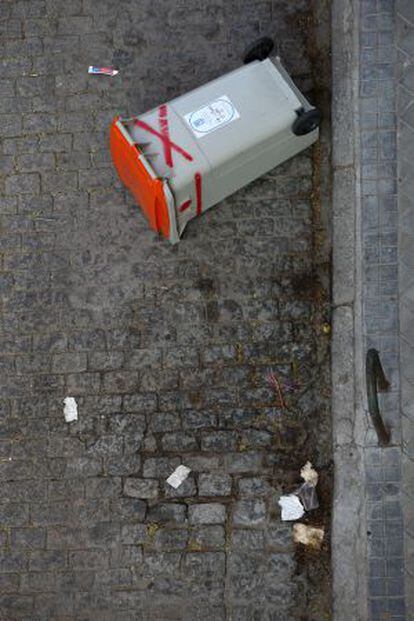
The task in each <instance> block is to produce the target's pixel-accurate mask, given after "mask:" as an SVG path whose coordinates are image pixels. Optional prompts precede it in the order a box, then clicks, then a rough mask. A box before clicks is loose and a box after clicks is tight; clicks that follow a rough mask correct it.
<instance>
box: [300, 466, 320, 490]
mask: <svg viewBox="0 0 414 621" xmlns="http://www.w3.org/2000/svg"><path fill="white" fill-rule="evenodd" d="M300 476H301V477H302V479H303V480H304V481H305V482H306V483H309V485H313V487H316V485H317V483H318V473H317V472H316V470H315V468H314V467H313V466H312V464H311V462H310V461H307V462H306V464H305V465H304V466H303V468H302V469H301V471H300Z"/></svg>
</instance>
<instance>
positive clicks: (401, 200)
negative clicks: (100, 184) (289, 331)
mask: <svg viewBox="0 0 414 621" xmlns="http://www.w3.org/2000/svg"><path fill="white" fill-rule="evenodd" d="M413 7H414V5H413V4H412V3H411V2H404V1H398V2H396V3H394V2H393V1H387V2H382V1H381V0H362V1H361V2H360V3H359V2H352V1H351V2H340V1H338V2H336V3H334V19H333V25H334V37H333V40H334V42H335V44H334V50H333V53H334V63H333V77H334V82H333V92H334V106H333V128H334V129H333V131H334V140H333V143H334V239H333V247H334V307H335V310H334V343H333V381H334V438H335V446H334V451H335V454H336V493H335V495H336V500H335V511H334V513H335V516H334V540H333V553H334V585H335V586H334V595H335V604H334V609H335V619H337V620H339V619H343V620H344V621H345V619H349V618H355V619H361V620H365V619H369V620H370V621H380V620H381V621H382V620H385V619H393V620H398V621H403V620H406V619H413V618H414V617H413V614H414V613H413V609H414V608H413V593H414V582H413V565H412V561H413V555H412V550H413V539H412V537H413V534H414V532H413V527H412V520H413V507H414V505H413V500H414V495H413V491H412V490H413V482H414V475H413V472H414V464H413V457H414V452H413V438H414V436H413V407H412V397H413V395H414V391H413V383H412V382H413V377H414V376H413V374H412V372H411V369H412V365H413V362H412V361H413V359H414V358H413V356H412V354H413V352H414V349H413V347H412V344H413V343H414V332H413V330H414V324H413V321H412V317H413V315H412V312H413V290H412V283H413V272H412V270H413V267H414V262H413V258H412V252H413V251H412V248H413V245H412V242H413V239H414V237H413V229H412V226H413V221H414V219H413V213H414V211H413V203H412V192H411V186H412V179H413V171H412V167H413V157H412V154H413V144H414V142H413V135H414V134H413V126H412V123H413V118H412V109H411V106H412V102H413V81H412V75H413V64H412V63H413V53H414V30H413V23H414V12H413ZM335 34H336V35H337V36H336V37H335ZM350 127H351V129H352V131H350ZM371 347H374V348H376V349H377V350H378V351H379V353H380V357H381V361H382V365H383V367H384V370H385V374H386V375H387V377H388V379H389V380H390V383H391V386H390V390H389V391H388V392H387V393H384V394H381V395H379V399H380V408H381V411H382V413H383V417H384V420H385V422H386V424H387V425H388V426H389V427H390V429H391V443H390V446H388V447H386V448H379V447H378V439H377V437H376V434H375V432H374V430H373V428H372V424H371V421H370V419H369V415H368V409H367V396H366V385H365V357H366V352H367V350H368V349H369V348H371ZM336 381H337V382H338V383H336ZM345 601H346V602H347V603H346V605H344V602H345Z"/></svg>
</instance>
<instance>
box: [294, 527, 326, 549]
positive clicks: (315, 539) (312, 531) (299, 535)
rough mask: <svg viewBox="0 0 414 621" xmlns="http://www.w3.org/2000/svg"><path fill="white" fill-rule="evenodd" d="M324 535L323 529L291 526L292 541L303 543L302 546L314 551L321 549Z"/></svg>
mask: <svg viewBox="0 0 414 621" xmlns="http://www.w3.org/2000/svg"><path fill="white" fill-rule="evenodd" d="M324 534H325V531H324V529H323V528H314V527H313V526H308V525H307V524H301V523H299V524H294V525H293V541H294V542H295V543H303V545H305V546H310V547H311V548H315V549H316V550H319V548H320V547H321V544H322V541H323V537H324Z"/></svg>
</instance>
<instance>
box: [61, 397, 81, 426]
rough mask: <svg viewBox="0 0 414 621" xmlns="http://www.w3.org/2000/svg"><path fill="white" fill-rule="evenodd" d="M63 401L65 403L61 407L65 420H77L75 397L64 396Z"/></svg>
mask: <svg viewBox="0 0 414 621" xmlns="http://www.w3.org/2000/svg"><path fill="white" fill-rule="evenodd" d="M63 403H64V404H65V407H64V408H63V414H64V415H65V421H66V422H67V423H71V422H72V421H74V420H78V406H77V403H76V401H75V399H74V398H73V397H65V398H64V399H63Z"/></svg>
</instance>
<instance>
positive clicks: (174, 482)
mask: <svg viewBox="0 0 414 621" xmlns="http://www.w3.org/2000/svg"><path fill="white" fill-rule="evenodd" d="M190 472H191V469H190V468H187V466H182V465H181V466H178V467H177V468H176V469H175V470H174V472H173V473H172V474H170V476H169V477H168V479H167V483H168V484H169V485H171V487H173V488H174V489H177V487H180V485H181V483H183V481H185V480H186V478H187V477H188V475H189V474H190Z"/></svg>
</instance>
